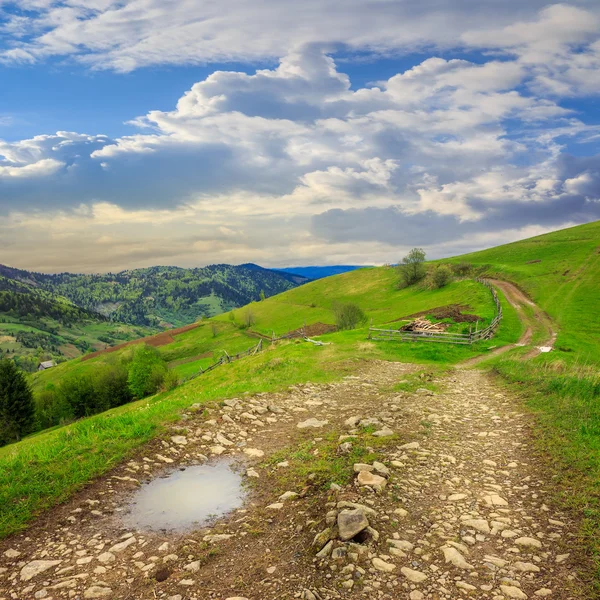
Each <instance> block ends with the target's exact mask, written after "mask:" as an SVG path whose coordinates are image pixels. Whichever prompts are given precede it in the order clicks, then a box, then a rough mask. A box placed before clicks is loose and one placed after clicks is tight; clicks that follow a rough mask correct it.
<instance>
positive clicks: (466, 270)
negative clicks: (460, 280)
mask: <svg viewBox="0 0 600 600" xmlns="http://www.w3.org/2000/svg"><path fill="white" fill-rule="evenodd" d="M472 271H473V265H472V264H471V263H467V262H461V263H457V264H453V265H452V272H453V273H454V274H455V275H457V276H458V277H466V276H467V275H470V274H471V272H472Z"/></svg>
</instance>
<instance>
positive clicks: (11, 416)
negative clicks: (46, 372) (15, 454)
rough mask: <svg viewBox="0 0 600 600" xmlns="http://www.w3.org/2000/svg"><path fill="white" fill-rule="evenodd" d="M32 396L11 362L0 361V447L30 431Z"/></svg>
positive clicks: (32, 412) (27, 385) (20, 374)
mask: <svg viewBox="0 0 600 600" xmlns="http://www.w3.org/2000/svg"><path fill="white" fill-rule="evenodd" d="M34 413H35V405H34V403H33V394H32V392H31V389H30V387H29V384H28V383H27V380H26V379H25V375H23V373H22V372H21V371H19V369H17V366H16V365H15V363H14V362H13V361H12V360H9V359H8V358H4V359H1V360H0V445H3V444H7V443H9V442H14V441H17V440H20V439H21V437H22V436H23V435H24V434H26V433H28V432H29V431H30V430H31V426H32V424H33V418H34Z"/></svg>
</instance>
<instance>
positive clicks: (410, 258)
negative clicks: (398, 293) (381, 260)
mask: <svg viewBox="0 0 600 600" xmlns="http://www.w3.org/2000/svg"><path fill="white" fill-rule="evenodd" d="M398 270H399V271H400V287H408V286H409V285H413V284H414V283H417V282H418V281H421V279H423V277H425V275H426V274H427V270H426V269H425V250H423V249H422V248H413V249H412V250H411V251H410V252H409V253H408V254H407V255H406V256H405V257H404V258H403V259H402V262H401V263H400V264H399V265H398Z"/></svg>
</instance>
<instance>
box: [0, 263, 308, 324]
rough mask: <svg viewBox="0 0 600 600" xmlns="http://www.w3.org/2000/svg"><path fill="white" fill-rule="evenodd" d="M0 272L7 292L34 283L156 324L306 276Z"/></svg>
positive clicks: (205, 313) (216, 269)
mask: <svg viewBox="0 0 600 600" xmlns="http://www.w3.org/2000/svg"><path fill="white" fill-rule="evenodd" d="M0 276H3V278H4V279H5V280H6V281H12V282H13V284H14V287H13V290H12V291H27V290H29V289H31V288H33V289H36V290H41V291H45V292H49V293H51V294H55V295H59V296H63V297H65V298H68V299H69V300H70V301H71V302H73V303H74V304H76V305H77V306H79V307H81V308H83V309H86V310H88V311H94V312H97V313H100V314H101V315H103V316H105V317H107V318H108V319H110V320H111V321H119V322H122V323H129V324H131V325H143V326H159V327H170V326H180V325H186V324H188V323H193V322H194V321H195V320H197V319H198V318H199V317H209V316H214V315H216V314H219V313H221V312H225V311H227V310H231V309H232V308H236V307H239V306H243V305H245V304H248V303H249V302H252V301H254V300H259V299H260V297H261V294H263V295H264V296H266V297H269V296H273V295H275V294H279V293H280V292H284V291H286V290H289V289H292V288H294V287H296V285H298V284H300V283H303V282H305V281H306V279H305V278H303V277H299V276H296V275H290V274H288V273H278V272H275V271H271V270H269V269H263V268H262V267H258V266H257V265H241V266H232V265H211V266H208V267H203V268H197V269H183V268H179V267H150V268H145V269H134V270H129V271H122V272H120V273H106V274H93V275H89V274H73V273H60V274H55V275H50V274H43V273H32V272H29V271H22V270H19V269H12V268H10V267H5V266H1V265H0ZM24 288H25V289H24ZM0 289H2V288H0Z"/></svg>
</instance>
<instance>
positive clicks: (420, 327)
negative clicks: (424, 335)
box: [400, 319, 448, 333]
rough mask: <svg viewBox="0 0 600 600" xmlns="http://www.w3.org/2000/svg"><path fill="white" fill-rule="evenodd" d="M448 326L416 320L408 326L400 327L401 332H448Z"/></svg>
mask: <svg viewBox="0 0 600 600" xmlns="http://www.w3.org/2000/svg"><path fill="white" fill-rule="evenodd" d="M447 328H448V325H447V324H446V323H432V322H431V321H428V320H427V319H415V320H414V321H411V322H410V323H407V324H406V325H403V326H402V327H400V331H429V332H431V333H433V332H436V331H446V329H447Z"/></svg>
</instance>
